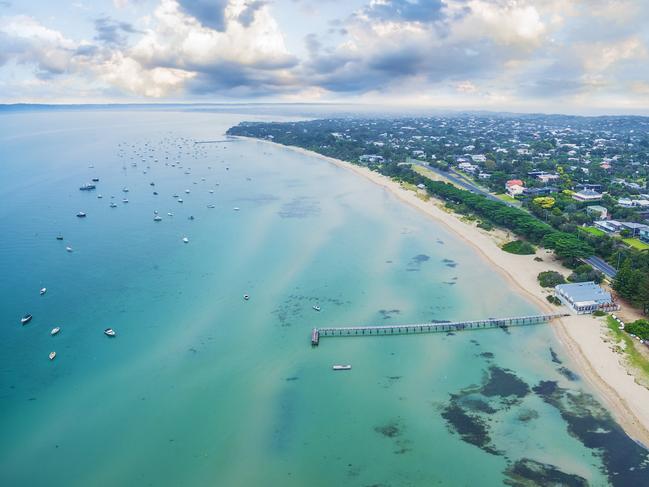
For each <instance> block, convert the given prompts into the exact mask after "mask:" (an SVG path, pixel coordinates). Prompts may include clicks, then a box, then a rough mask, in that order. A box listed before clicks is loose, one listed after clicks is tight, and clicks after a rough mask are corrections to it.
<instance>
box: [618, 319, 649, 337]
mask: <svg viewBox="0 0 649 487" xmlns="http://www.w3.org/2000/svg"><path fill="white" fill-rule="evenodd" d="M624 329H625V330H626V332H627V333H630V334H632V335H635V336H637V337H640V338H642V339H643V340H649V320H636V321H634V322H633V323H627V324H626V325H624Z"/></svg>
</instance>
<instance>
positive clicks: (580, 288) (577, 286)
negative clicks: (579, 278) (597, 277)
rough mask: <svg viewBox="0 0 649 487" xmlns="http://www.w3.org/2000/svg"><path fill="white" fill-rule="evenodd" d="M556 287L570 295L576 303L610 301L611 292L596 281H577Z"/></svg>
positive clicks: (564, 293)
mask: <svg viewBox="0 0 649 487" xmlns="http://www.w3.org/2000/svg"><path fill="white" fill-rule="evenodd" d="M555 289H556V290H557V291H559V292H561V293H562V294H563V295H565V296H569V297H570V300H571V301H572V302H574V303H583V302H590V301H594V302H596V303H610V302H611V301H612V299H611V293H609V292H608V291H604V289H602V288H601V287H599V286H598V285H597V284H595V283H594V282H592V281H591V282H575V283H571V284H559V285H558V286H556V287H555Z"/></svg>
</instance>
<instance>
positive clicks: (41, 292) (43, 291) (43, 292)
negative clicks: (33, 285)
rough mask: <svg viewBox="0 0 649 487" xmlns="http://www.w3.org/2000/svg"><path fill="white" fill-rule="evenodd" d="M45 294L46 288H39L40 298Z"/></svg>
mask: <svg viewBox="0 0 649 487" xmlns="http://www.w3.org/2000/svg"><path fill="white" fill-rule="evenodd" d="M46 292H47V288H46V287H42V288H41V291H40V294H41V296H42V295H43V294H45V293H46Z"/></svg>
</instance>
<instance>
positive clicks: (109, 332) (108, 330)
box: [104, 328, 117, 337]
mask: <svg viewBox="0 0 649 487" xmlns="http://www.w3.org/2000/svg"><path fill="white" fill-rule="evenodd" d="M104 335H106V336H109V337H114V336H116V335H117V333H115V330H113V329H112V328H106V329H105V330H104Z"/></svg>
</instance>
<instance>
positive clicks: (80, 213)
mask: <svg viewBox="0 0 649 487" xmlns="http://www.w3.org/2000/svg"><path fill="white" fill-rule="evenodd" d="M77 216H78V217H79V218H85V217H86V214H85V213H84V212H83V211H80V212H79V213H77Z"/></svg>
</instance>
